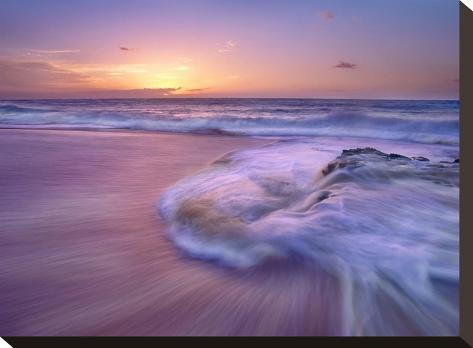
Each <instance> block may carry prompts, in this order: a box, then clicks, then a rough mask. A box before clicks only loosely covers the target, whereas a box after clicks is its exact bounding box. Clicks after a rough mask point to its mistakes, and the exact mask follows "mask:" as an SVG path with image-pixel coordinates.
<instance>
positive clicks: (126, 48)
mask: <svg viewBox="0 0 473 348" xmlns="http://www.w3.org/2000/svg"><path fill="white" fill-rule="evenodd" d="M119 49H120V51H125V52H129V51H133V48H130V47H125V46H120V47H119Z"/></svg>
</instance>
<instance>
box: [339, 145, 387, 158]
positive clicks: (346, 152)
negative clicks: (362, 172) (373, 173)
mask: <svg viewBox="0 0 473 348" xmlns="http://www.w3.org/2000/svg"><path fill="white" fill-rule="evenodd" d="M354 155H380V156H387V154H385V153H384V152H381V151H379V150H376V149H373V148H372V147H365V148H363V149H361V148H358V149H349V150H343V151H342V157H346V156H354Z"/></svg>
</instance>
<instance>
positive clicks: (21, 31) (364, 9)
mask: <svg viewBox="0 0 473 348" xmlns="http://www.w3.org/2000/svg"><path fill="white" fill-rule="evenodd" d="M458 7H459V5H458V2H457V1H455V0H399V1H387V0H362V1H353V0H292V1H289V0H285V1H282V0H281V1H276V0H273V1H268V0H251V1H249V0H248V1H246V0H238V1H237V0H231V1H230V0H214V1H210V0H209V1H206V0H189V1H179V0H169V1H160V0H138V1H117V0H113V1H112V0H110V1H108V0H94V1H89V0H84V1H63V0H62V1H60V0H54V1H53V0H42V1H39V0H31V1H27V0H0V99H15V98H88V97H94V98H108V97H171V96H192V97H309V98H398V99H457V98H458V78H459V42H458V41H459V30H458V26H459V24H458V20H459V16H458Z"/></svg>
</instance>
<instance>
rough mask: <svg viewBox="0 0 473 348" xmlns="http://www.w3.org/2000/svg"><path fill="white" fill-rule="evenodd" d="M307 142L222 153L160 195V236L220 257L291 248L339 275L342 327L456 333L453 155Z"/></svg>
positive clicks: (264, 255)
mask: <svg viewBox="0 0 473 348" xmlns="http://www.w3.org/2000/svg"><path fill="white" fill-rule="evenodd" d="M455 162H458V161H455V160H454V159H453V158H452V159H451V160H448V161H442V162H438V161H433V160H430V159H429V158H426V157H420V156H418V157H415V158H411V157H407V156H403V155H399V154H389V153H384V152H381V151H378V150H376V149H374V148H360V149H349V150H345V151H343V152H342V153H341V154H339V155H338V156H335V157H334V156H333V153H331V152H327V151H320V150H317V146H315V145H314V144H312V143H311V142H279V143H275V144H273V145H269V146H265V147H262V148H259V149H255V150H246V151H242V152H235V153H229V154H227V155H225V156H224V157H222V158H220V159H219V160H217V161H215V162H214V163H213V164H211V165H210V166H209V167H208V168H206V169H204V170H202V171H201V172H199V173H197V174H195V175H193V176H191V177H188V178H186V179H183V180H181V181H180V182H178V183H177V184H176V185H175V186H173V187H172V188H170V189H169V190H168V191H167V192H165V193H164V195H163V196H162V197H161V198H160V201H159V202H158V207H159V211H160V214H161V215H162V216H163V218H164V219H165V221H166V222H167V224H168V233H169V236H170V238H171V239H172V240H173V241H174V242H175V243H176V245H177V246H179V247H180V248H181V249H182V250H183V251H185V252H186V253H188V254H189V255H192V256H195V257H198V258H204V259H209V260H213V261H215V262H218V263H222V264H224V265H227V266H230V267H243V268H246V267H253V266H255V265H258V264H261V263H264V262H268V261H271V260H273V259H278V260H284V259H288V258H291V257H298V258H302V259H303V260H306V262H308V263H313V264H314V265H317V267H323V268H324V269H325V270H326V271H327V272H329V273H331V274H332V275H334V276H335V277H336V279H338V283H339V286H340V288H341V292H342V299H343V300H342V301H343V327H344V328H345V329H344V330H345V334H347V335H358V334H360V335H391V334H396V333H399V332H403V328H404V329H405V328H406V327H409V328H415V330H416V331H417V332H420V333H421V334H425V335H457V334H458V332H457V330H458V303H457V300H458V298H457V291H458V281H459V273H458V272H459V264H458V262H459V260H458V256H459V253H458V242H459V241H458V234H459V216H458V209H459V199H458V195H459V188H458V177H459V172H458V171H459V165H458V163H455Z"/></svg>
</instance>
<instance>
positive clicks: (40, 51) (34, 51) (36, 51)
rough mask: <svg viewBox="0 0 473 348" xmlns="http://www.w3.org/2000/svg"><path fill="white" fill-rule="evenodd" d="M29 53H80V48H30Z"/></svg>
mask: <svg viewBox="0 0 473 348" xmlns="http://www.w3.org/2000/svg"><path fill="white" fill-rule="evenodd" d="M28 52H29V53H37V54H69V53H79V52H80V50H37V49H30V50H28Z"/></svg>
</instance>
